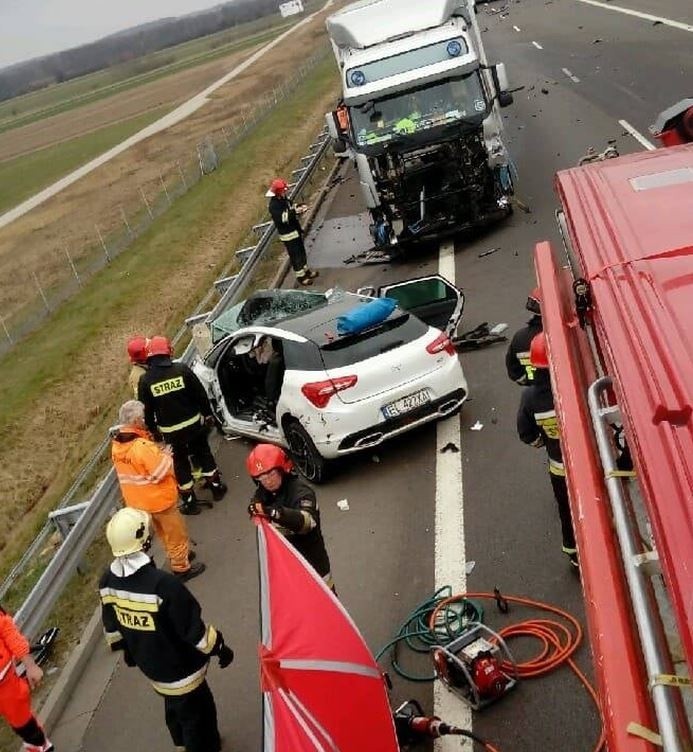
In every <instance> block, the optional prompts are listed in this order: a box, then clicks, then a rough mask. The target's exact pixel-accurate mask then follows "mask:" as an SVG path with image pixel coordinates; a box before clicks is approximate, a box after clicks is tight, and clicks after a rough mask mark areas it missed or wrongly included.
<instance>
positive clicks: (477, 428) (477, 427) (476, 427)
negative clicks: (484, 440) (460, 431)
mask: <svg viewBox="0 0 693 752" xmlns="http://www.w3.org/2000/svg"><path fill="white" fill-rule="evenodd" d="M483 427H484V424H483V423H481V422H480V421H478V420H477V422H476V423H475V424H474V425H473V426H470V428H469V430H470V431H481V429H482V428H483Z"/></svg>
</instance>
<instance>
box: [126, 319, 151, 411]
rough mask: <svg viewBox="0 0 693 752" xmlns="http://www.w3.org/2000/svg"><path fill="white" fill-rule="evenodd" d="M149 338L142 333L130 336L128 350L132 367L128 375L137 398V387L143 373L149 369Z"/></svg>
mask: <svg viewBox="0 0 693 752" xmlns="http://www.w3.org/2000/svg"><path fill="white" fill-rule="evenodd" d="M148 345H149V340H148V339H147V338H146V337H143V336H142V335H141V334H138V335H135V336H134V337H130V339H129V340H128V345H127V350H128V357H129V358H130V363H131V364H132V368H131V369H130V374H129V376H128V384H129V385H130V389H132V393H133V396H134V397H135V399H137V388H138V385H139V383H140V379H141V378H142V374H143V373H144V372H145V371H146V370H147V346H148Z"/></svg>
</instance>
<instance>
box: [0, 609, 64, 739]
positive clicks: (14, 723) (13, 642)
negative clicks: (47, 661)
mask: <svg viewBox="0 0 693 752" xmlns="http://www.w3.org/2000/svg"><path fill="white" fill-rule="evenodd" d="M17 661H21V662H22V663H23V664H24V668H25V669H26V676H19V674H18V673H17V665H16V662H17ZM42 679H43V671H42V670H41V667H40V666H39V665H38V664H37V663H36V661H35V660H34V659H33V657H32V655H31V653H30V646H29V642H28V641H27V639H26V637H24V635H23V634H22V633H21V632H20V631H19V630H18V629H17V627H16V626H15V623H14V621H13V619H12V617H11V616H10V615H9V614H8V613H6V612H5V611H4V610H3V609H2V608H0V716H2V717H3V718H4V719H5V720H6V721H7V723H8V724H9V725H10V727H11V728H12V730H13V731H14V733H15V734H16V735H17V736H18V737H19V738H20V739H21V740H22V741H23V742H24V744H23V747H22V749H23V750H24V752H52V750H53V749H54V747H53V745H52V744H51V743H50V741H49V740H48V739H47V737H46V734H45V733H44V731H43V729H42V728H41V725H40V724H39V722H38V720H37V719H36V716H35V715H34V711H33V710H32V707H31V690H32V689H35V688H36V687H38V685H39V684H40V683H41V680H42Z"/></svg>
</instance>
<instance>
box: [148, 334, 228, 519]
mask: <svg viewBox="0 0 693 752" xmlns="http://www.w3.org/2000/svg"><path fill="white" fill-rule="evenodd" d="M172 354H173V349H172V347H171V343H170V342H169V340H168V339H167V338H166V337H152V338H151V340H150V342H149V349H148V358H147V371H146V373H145V374H144V375H143V376H142V378H141V379H140V383H139V388H138V399H139V401H140V402H142V403H143V404H144V420H145V423H146V425H147V428H148V429H149V431H150V432H151V433H152V434H153V435H154V436H156V435H157V434H160V435H161V436H163V439H164V441H165V442H166V443H167V444H170V446H171V448H172V450H173V469H174V471H175V474H176V479H177V480H178V490H179V491H180V495H181V500H182V511H183V512H184V513H186V514H190V513H191V512H192V513H193V514H194V513H195V511H194V510H195V509H196V508H198V504H199V502H198V500H197V497H196V496H195V491H194V485H195V481H194V479H193V473H192V465H191V458H192V460H193V461H194V462H195V464H196V466H197V467H199V468H200V472H201V475H202V477H203V478H204V479H205V487H206V488H209V489H211V491H212V496H213V498H214V500H215V501H219V500H220V499H222V498H223V497H224V495H225V494H226V491H227V490H228V489H227V487H226V484H225V483H224V482H223V481H222V479H221V475H220V474H219V469H218V468H217V463H216V460H215V459H214V456H213V455H212V451H211V449H210V448H209V441H208V439H207V428H208V426H211V425H214V417H213V416H212V409H211V407H210V404H209V400H208V399H207V394H206V392H205V390H204V387H203V386H202V384H201V383H200V380H199V379H198V378H197V376H195V374H194V373H193V372H192V370H191V369H190V368H189V367H188V366H186V365H185V364H184V363H174V362H173V361H172V360H171V355H172Z"/></svg>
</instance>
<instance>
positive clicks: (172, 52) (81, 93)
mask: <svg viewBox="0 0 693 752" xmlns="http://www.w3.org/2000/svg"><path fill="white" fill-rule="evenodd" d="M288 25H289V24H286V23H283V24H277V23H274V24H272V25H271V28H269V29H265V30H264V31H259V32H256V33H251V34H250V35H249V32H250V28H249V27H250V26H252V24H248V27H245V26H244V27H241V28H242V29H243V31H242V32H241V31H240V30H239V29H232V30H229V31H223V32H219V33H218V34H213V35H211V36H208V37H202V38H201V39H194V40H191V41H190V42H185V43H183V44H181V45H178V46H176V47H169V48H167V49H164V50H159V51H158V52H153V53H151V54H150V55H145V56H144V57H141V58H138V59H137V60H132V61H130V62H128V63H122V64H120V65H116V66H113V67H111V68H107V69H106V70H103V71H98V72H96V73H91V74H89V75H88V76H82V77H81V78H77V79H74V80H72V81H67V82H65V83H63V84H56V85H54V86H50V87H48V88H46V89H42V90H41V91H38V92H32V93H31V94H25V95H23V96H21V97H16V98H14V99H10V100H8V101H6V102H3V103H2V104H0V133H4V132H5V131H8V130H11V129H13V128H19V127H21V126H23V125H28V124H29V123H33V122H36V121H38V120H42V119H43V118H47V117H50V116H51V115H58V114H60V113H61V112H67V111H69V110H72V109H74V108H75V107H80V106H82V105H85V104H89V103H91V102H97V101H99V100H101V99H105V98H106V97H110V96H113V95H114V94H118V93H120V92H122V91H127V90H128V89H132V88H134V87H135V86H141V85H142V84H145V83H150V82H151V81H156V80H157V79H159V78H163V77H164V76H169V75H171V74H172V73H177V72H179V71H182V70H185V69H187V68H192V67H194V66H197V65H202V64H203V63H208V62H211V61H212V60H215V59H217V58H220V57H225V56H226V55H230V54H231V53H233V52H241V51H243V50H244V49H247V48H248V47H252V46H253V45H256V44H261V43H263V42H267V41H269V40H270V39H272V38H274V37H275V36H278V35H279V34H280V33H281V32H282V31H283V30H284V29H286V28H287V27H288Z"/></svg>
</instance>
